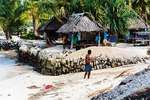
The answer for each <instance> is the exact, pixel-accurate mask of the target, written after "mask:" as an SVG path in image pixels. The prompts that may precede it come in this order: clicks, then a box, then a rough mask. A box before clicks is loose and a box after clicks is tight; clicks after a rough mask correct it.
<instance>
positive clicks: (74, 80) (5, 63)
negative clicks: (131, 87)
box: [0, 51, 149, 100]
mask: <svg viewBox="0 0 150 100" xmlns="http://www.w3.org/2000/svg"><path fill="white" fill-rule="evenodd" d="M10 55H13V56H15V53H14V52H12V51H6V52H1V53H0V73H1V76H0V80H1V81H0V86H1V87H0V100H90V99H91V98H92V97H94V96H96V95H98V94H100V93H103V92H106V91H110V90H112V89H113V88H114V87H116V86H117V85H118V84H120V82H121V81H122V80H124V79H125V78H127V77H128V76H130V75H134V74H135V73H137V72H140V71H142V70H144V69H145V68H147V67H148V65H149V63H148V62H147V63H145V64H142V63H141V64H135V65H126V66H122V67H117V68H109V69H102V70H95V71H92V75H91V78H90V79H83V75H84V73H83V72H80V73H70V74H66V75H60V76H46V75H41V74H39V73H37V72H35V71H33V70H32V67H31V66H27V65H23V64H19V63H16V61H15V59H12V56H10Z"/></svg>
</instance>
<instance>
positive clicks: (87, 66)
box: [84, 50, 92, 79]
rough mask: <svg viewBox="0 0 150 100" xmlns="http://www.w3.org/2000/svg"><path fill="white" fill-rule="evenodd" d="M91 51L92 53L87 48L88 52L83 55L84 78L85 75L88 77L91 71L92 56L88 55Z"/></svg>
mask: <svg viewBox="0 0 150 100" xmlns="http://www.w3.org/2000/svg"><path fill="white" fill-rule="evenodd" d="M91 53H92V51H91V50H88V53H87V54H86V56H85V69H84V71H85V74H84V79H85V78H86V76H87V75H88V79H89V78H90V74H91V71H92V65H91V64H90V63H91V61H92V58H91V57H90V56H91Z"/></svg>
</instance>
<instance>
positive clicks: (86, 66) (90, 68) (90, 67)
mask: <svg viewBox="0 0 150 100" xmlns="http://www.w3.org/2000/svg"><path fill="white" fill-rule="evenodd" d="M91 70H92V66H91V65H90V64H85V68H84V71H85V72H91Z"/></svg>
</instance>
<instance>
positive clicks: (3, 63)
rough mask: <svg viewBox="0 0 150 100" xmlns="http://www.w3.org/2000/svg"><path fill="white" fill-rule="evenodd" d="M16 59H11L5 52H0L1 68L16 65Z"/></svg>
mask: <svg viewBox="0 0 150 100" xmlns="http://www.w3.org/2000/svg"><path fill="white" fill-rule="evenodd" d="M15 63H16V61H15V60H14V59H10V58H8V57H6V56H5V54H3V53H0V69H1V68H8V67H12V65H15Z"/></svg>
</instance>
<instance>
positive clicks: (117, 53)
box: [66, 47, 148, 59]
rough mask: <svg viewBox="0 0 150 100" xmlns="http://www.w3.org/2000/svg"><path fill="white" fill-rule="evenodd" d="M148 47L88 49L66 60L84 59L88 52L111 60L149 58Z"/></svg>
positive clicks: (73, 54) (75, 53)
mask: <svg viewBox="0 0 150 100" xmlns="http://www.w3.org/2000/svg"><path fill="white" fill-rule="evenodd" d="M147 49H148V48H147V47H145V48H144V47H142V48H140V47H128V48H122V47H89V48H86V49H82V50H79V51H77V52H73V53H71V54H70V55H68V56H67V57H66V59H78V58H84V57H85V55H86V54H87V51H88V50H91V51H92V56H93V57H97V56H100V55H102V56H107V57H110V58H130V57H135V56H137V57H145V56H147V54H146V52H147Z"/></svg>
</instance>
